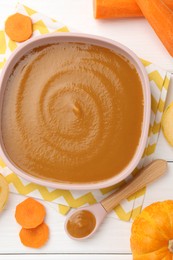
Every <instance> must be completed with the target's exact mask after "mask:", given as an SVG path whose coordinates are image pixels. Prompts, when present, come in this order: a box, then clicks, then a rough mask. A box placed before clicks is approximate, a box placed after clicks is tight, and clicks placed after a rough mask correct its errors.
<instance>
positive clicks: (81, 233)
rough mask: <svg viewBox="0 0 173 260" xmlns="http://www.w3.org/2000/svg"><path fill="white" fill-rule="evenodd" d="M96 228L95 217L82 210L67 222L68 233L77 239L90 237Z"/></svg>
mask: <svg viewBox="0 0 173 260" xmlns="http://www.w3.org/2000/svg"><path fill="white" fill-rule="evenodd" d="M95 226H96V219H95V216H94V215H93V214H92V213H91V212H90V211H88V210H80V211H78V212H76V213H74V214H73V215H72V216H71V217H70V218H69V220H68V222H67V230H68V233H69V234H70V235H71V236H72V237H75V238H82V237H86V236H88V235H89V234H91V233H92V231H93V230H94V228H95Z"/></svg>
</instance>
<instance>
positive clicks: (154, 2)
mask: <svg viewBox="0 0 173 260" xmlns="http://www.w3.org/2000/svg"><path fill="white" fill-rule="evenodd" d="M136 3H137V4H138V5H139V7H140V9H141V11H142V13H143V15H144V16H145V18H146V19H147V20H148V22H149V23H150V25H151V26H152V27H153V29H154V31H155V32H156V34H157V36H158V37H159V38H160V40H161V41H162V43H163V44H164V46H165V47H166V49H167V50H168V52H169V53H170V54H171V56H173V11H172V10H171V9H170V8H169V7H168V6H167V5H166V4H165V3H164V2H163V1H162V0H136Z"/></svg>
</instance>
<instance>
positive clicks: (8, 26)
mask: <svg viewBox="0 0 173 260" xmlns="http://www.w3.org/2000/svg"><path fill="white" fill-rule="evenodd" d="M5 32H6V34H7V35H8V36H9V38H10V39H11V40H13V41H16V42H24V41H26V40H28V39H29V38H30V37H31V35H32V32H33V29H32V20H31V18H30V17H28V16H26V15H23V14H19V13H16V14H13V15H11V16H9V17H8V18H7V20H6V22H5Z"/></svg>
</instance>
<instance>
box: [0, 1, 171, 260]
mask: <svg viewBox="0 0 173 260" xmlns="http://www.w3.org/2000/svg"><path fill="white" fill-rule="evenodd" d="M20 2H21V3H24V4H26V5H28V6H30V7H31V8H34V9H36V10H38V11H40V12H42V13H45V14H47V15H48V16H51V17H52V18H55V19H58V20H60V21H62V22H64V23H65V24H66V25H69V26H71V27H72V28H75V29H76V30H78V31H81V32H85V33H90V34H96V35H102V36H105V37H108V38H111V39H114V40H117V41H119V42H121V43H123V44H125V45H126V46H128V47H129V48H130V49H132V50H133V51H134V52H135V53H136V54H137V55H139V56H140V57H143V58H144V59H148V60H150V61H152V62H155V63H156V64H158V65H160V66H162V67H163V68H164V69H167V70H169V71H173V59H172V58H171V57H170V56H169V55H168V53H167V51H166V50H165V49H164V47H163V46H162V44H161V43H160V41H159V40H158V38H157V37H156V35H155V34H154V32H153V30H152V29H151V28H150V26H149V25H148V23H147V21H145V20H144V19H142V18H141V19H132V20H130V19H122V20H109V21H97V20H95V19H94V18H93V14H92V0H21V1H20ZM16 3H17V0H0V28H2V27H3V25H4V20H5V18H6V17H7V16H8V15H9V14H11V13H12V12H13V10H14V6H15V5H16ZM172 100H173V82H172V83H171V87H170V90H169V96H168V100H167V103H170V102H171V101H172ZM154 157H155V158H163V159H166V160H167V161H168V162H169V170H168V173H167V175H166V177H163V178H162V179H160V180H159V181H157V182H156V183H154V184H152V185H151V186H149V187H148V190H147V193H146V196H145V203H144V207H145V206H147V205H149V204H151V203H152V202H155V201H159V200H160V201H162V200H166V199H173V188H172V183H173V149H172V148H171V147H170V146H169V145H168V144H167V143H166V141H165V140H164V138H163V135H162V133H161V134H160V137H159V142H158V146H157V150H156V152H155V155H154ZM23 199H24V197H23V196H20V195H14V194H10V198H9V203H8V205H7V208H6V209H5V211H4V212H3V214H2V215H1V216H0V259H3V260H6V259H13V260H16V259H17V260H22V259H25V260H30V259H43V260H45V259H49V260H54V259H61V260H67V259H68V260H72V259H74V260H78V259H80V260H98V259H100V260H113V259H114V260H116V259H117V260H128V259H132V256H131V251H130V245H129V238H130V229H131V223H126V222H122V221H118V220H115V219H114V218H112V217H111V216H108V217H107V218H106V220H105V222H104V223H103V225H102V226H101V228H100V230H99V231H98V233H97V234H96V235H95V236H94V237H93V238H91V239H88V240H86V241H83V242H76V241H72V240H70V239H69V238H68V237H67V236H66V234H65V232H64V229H63V224H64V217H63V216H61V215H60V214H58V213H57V210H55V208H54V207H52V206H51V203H47V202H45V203H44V202H43V203H44V205H45V207H46V209H47V218H46V222H47V223H48V225H49V227H50V234H51V235H50V239H49V242H48V243H47V245H46V246H45V247H43V248H42V249H39V250H34V249H29V248H26V247H24V246H23V245H21V243H20V241H19V237H18V233H19V230H20V227H19V226H18V225H17V224H16V221H15V219H14V212H15V207H16V205H17V204H18V203H19V202H20V201H22V200H23Z"/></svg>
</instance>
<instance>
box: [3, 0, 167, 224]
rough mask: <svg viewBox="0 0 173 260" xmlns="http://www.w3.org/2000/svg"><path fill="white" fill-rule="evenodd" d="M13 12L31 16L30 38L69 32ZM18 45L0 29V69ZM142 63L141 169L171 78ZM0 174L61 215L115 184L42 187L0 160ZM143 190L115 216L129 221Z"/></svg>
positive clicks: (98, 197)
mask: <svg viewBox="0 0 173 260" xmlns="http://www.w3.org/2000/svg"><path fill="white" fill-rule="evenodd" d="M16 12H19V13H22V14H25V15H28V16H30V17H31V18H32V21H33V29H34V33H33V36H32V37H35V36H36V35H41V34H46V33H51V32H67V31H69V30H68V28H67V27H66V26H64V25H63V24H61V23H60V22H57V21H55V20H53V19H51V18H48V17H47V16H44V15H42V14H40V13H38V12H36V11H34V10H32V9H30V8H29V7H26V6H24V5H21V4H18V5H17V10H16ZM18 45H19V43H16V42H13V41H11V40H10V39H9V38H8V36H7V35H6V34H5V32H4V30H2V31H0V69H2V68H3V66H4V64H5V62H6V60H7V59H8V57H9V56H10V54H11V52H12V51H13V50H14V49H15V48H16V47H17V46H18ZM142 62H143V64H144V66H145V68H146V71H147V73H148V77H149V80H150V86H151V93H152V96H151V98H152V114H151V122H150V131H149V136H148V141H147V145H146V149H145V152H144V155H143V158H142V159H141V161H140V163H139V165H138V168H141V167H142V166H144V165H146V164H148V163H149V162H150V161H151V160H152V155H153V153H154V151H155V148H156V144H157V140H158V134H159V130H160V121H161V117H162V113H163V108H164V103H165V99H166V96H167V90H168V86H169V81H170V74H169V73H168V72H166V71H164V70H162V69H160V68H158V67H157V66H155V65H154V64H152V63H150V62H147V61H144V60H142ZM0 173H2V174H3V175H4V176H5V177H6V180H7V181H8V183H9V185H10V191H11V192H13V193H19V194H23V195H27V196H32V197H35V198H38V199H43V200H46V201H49V202H54V203H56V204H58V208H59V212H60V213H62V214H66V213H67V212H68V211H69V209H70V208H71V207H74V208H76V207H80V206H84V205H87V204H93V203H95V202H96V201H100V200H101V199H103V198H104V197H106V196H108V194H110V193H111V192H112V191H114V190H115V189H116V188H117V185H116V186H113V187H110V188H106V189H101V190H94V191H92V192H91V191H64V190H58V189H51V188H47V187H42V186H39V185H37V184H34V183H29V182H27V181H26V180H24V179H22V178H20V177H19V176H17V175H16V174H15V173H13V172H11V170H10V169H9V168H8V167H7V166H6V165H5V164H4V163H3V162H2V160H0ZM145 192H146V190H145V189H143V190H141V191H140V192H138V193H136V194H134V195H133V196H131V197H129V198H128V199H126V200H124V201H122V203H121V204H120V205H119V206H118V207H116V209H115V210H114V212H115V214H114V217H115V218H119V219H121V220H126V221H129V220H130V219H133V218H134V217H135V216H137V215H138V214H139V213H140V210H141V207H142V205H143V200H144V194H145ZM54 205H55V204H54Z"/></svg>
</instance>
